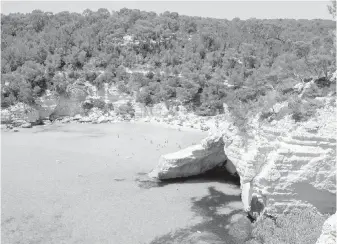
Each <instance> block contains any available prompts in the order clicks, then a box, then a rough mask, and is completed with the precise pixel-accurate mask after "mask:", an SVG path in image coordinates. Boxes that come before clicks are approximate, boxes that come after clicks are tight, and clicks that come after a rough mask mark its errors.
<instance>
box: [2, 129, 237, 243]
mask: <svg viewBox="0 0 337 244" xmlns="http://www.w3.org/2000/svg"><path fill="white" fill-rule="evenodd" d="M206 135H207V134H206V133H205V132H197V131H179V130H175V129H170V128H164V127H161V126H158V125H152V124H132V123H116V124H98V125H92V124H67V125H64V124H53V125H49V126H38V127H35V128H32V129H20V132H18V133H14V132H2V138H1V151H2V156H1V162H2V206H1V207H2V213H1V214H2V233H1V235H2V242H3V243H90V244H92V243H123V244H124V243H125V244H128V243H130V244H137V243H153V244H154V243H240V242H239V241H236V240H235V239H233V238H232V237H230V236H229V234H228V231H229V230H230V225H231V221H232V220H235V219H237V218H239V217H240V216H242V204H241V201H240V186H239V185H238V183H237V182H236V181H235V180H232V179H230V177H229V176H226V174H224V175H223V178H222V175H221V174H215V175H214V174H213V175H212V174H211V175H206V176H204V177H203V176H201V177H192V178H191V179H185V180H177V181H170V182H165V183H159V184H158V182H152V181H150V180H149V179H148V178H147V173H148V172H150V171H151V170H152V169H153V168H154V167H155V166H156V165H157V163H158V159H159V157H160V155H161V154H165V153H169V152H175V151H177V150H179V149H180V148H184V147H187V146H190V145H192V144H195V143H199V142H200V140H201V139H202V138H204V137H205V136H206ZM166 141H167V142H166Z"/></svg>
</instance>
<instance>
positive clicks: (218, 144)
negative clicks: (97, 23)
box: [149, 135, 226, 179]
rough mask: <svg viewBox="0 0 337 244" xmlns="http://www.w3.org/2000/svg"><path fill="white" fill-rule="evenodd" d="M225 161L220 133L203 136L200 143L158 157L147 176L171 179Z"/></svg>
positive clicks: (203, 169) (207, 168) (199, 171)
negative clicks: (157, 162)
mask: <svg viewBox="0 0 337 244" xmlns="http://www.w3.org/2000/svg"><path fill="white" fill-rule="evenodd" d="M225 161H226V155H225V153H224V142H223V139H222V136H221V135H214V136H211V137H207V138H205V139H204V140H203V141H202V142H201V144H198V145H194V146H190V147H188V148H185V149H183V150H180V151H178V152H175V153H170V154H166V155H163V156H161V157H160V159H159V164H158V166H157V168H156V169H154V170H153V171H152V172H151V173H150V174H149V176H150V177H154V178H159V179H172V178H179V177H188V176H192V175H198V174H202V173H204V172H206V171H208V170H210V169H212V168H215V167H217V166H220V165H222V164H223V163H224V162H225Z"/></svg>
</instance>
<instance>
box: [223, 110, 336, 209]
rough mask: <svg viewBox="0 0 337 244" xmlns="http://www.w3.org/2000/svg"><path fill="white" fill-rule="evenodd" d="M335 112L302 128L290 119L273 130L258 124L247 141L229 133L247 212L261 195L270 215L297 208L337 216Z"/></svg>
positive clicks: (230, 153) (229, 154) (228, 146)
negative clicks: (255, 198)
mask: <svg viewBox="0 0 337 244" xmlns="http://www.w3.org/2000/svg"><path fill="white" fill-rule="evenodd" d="M335 112H336V110H335V107H334V106H327V107H326V108H325V109H323V110H321V111H319V112H318V114H317V116H316V117H315V118H312V119H311V120H310V121H308V122H306V123H300V124H294V123H292V122H291V121H290V119H288V120H287V119H285V120H283V121H278V122H275V123H274V124H272V125H258V124H257V123H255V124H254V122H253V121H252V125H253V127H252V128H251V130H250V132H249V133H248V134H247V135H246V136H245V137H243V136H242V135H240V134H239V133H238V131H237V129H235V128H234V129H233V128H228V131H227V132H230V133H225V135H227V138H226V139H225V153H226V155H227V157H228V159H229V160H230V161H231V162H232V163H233V165H234V166H235V168H236V170H237V172H238V174H239V175H240V179H241V187H242V190H243V192H242V197H243V203H244V206H245V208H246V209H247V210H248V209H249V204H250V200H251V196H252V194H253V193H255V194H257V195H258V196H259V197H260V199H261V200H262V201H263V202H264V204H265V207H266V209H265V210H266V211H267V212H268V213H269V214H277V213H282V212H286V211H288V210H290V209H291V208H293V207H297V208H298V207H299V208H301V207H303V208H304V207H315V208H317V209H318V210H319V211H320V212H321V213H334V212H335V211H336V209H335V206H336V175H335V172H336V162H335V157H336V138H335V135H336V120H335ZM255 122H256V121H255Z"/></svg>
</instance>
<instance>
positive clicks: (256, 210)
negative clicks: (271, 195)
mask: <svg viewBox="0 0 337 244" xmlns="http://www.w3.org/2000/svg"><path fill="white" fill-rule="evenodd" d="M263 210H264V203H262V202H261V201H259V198H258V196H257V194H253V195H252V200H251V202H250V210H249V211H248V218H249V219H251V221H252V222H254V221H255V220H256V219H257V218H258V217H259V216H260V215H261V213H262V212H263Z"/></svg>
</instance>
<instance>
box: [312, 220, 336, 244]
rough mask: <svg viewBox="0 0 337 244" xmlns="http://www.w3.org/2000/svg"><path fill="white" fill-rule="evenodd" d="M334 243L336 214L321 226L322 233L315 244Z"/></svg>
mask: <svg viewBox="0 0 337 244" xmlns="http://www.w3.org/2000/svg"><path fill="white" fill-rule="evenodd" d="M335 243H336V214H333V215H331V216H330V217H329V218H328V219H327V220H326V221H325V222H324V224H323V227H322V233H321V235H320V237H319V238H318V240H317V242H316V244H335Z"/></svg>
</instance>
